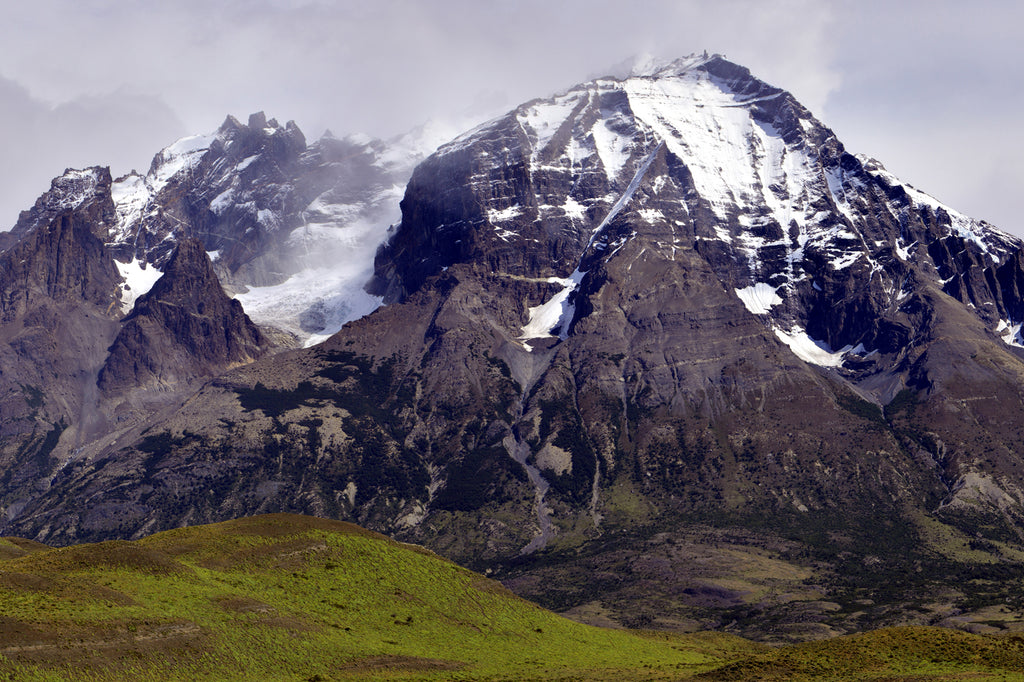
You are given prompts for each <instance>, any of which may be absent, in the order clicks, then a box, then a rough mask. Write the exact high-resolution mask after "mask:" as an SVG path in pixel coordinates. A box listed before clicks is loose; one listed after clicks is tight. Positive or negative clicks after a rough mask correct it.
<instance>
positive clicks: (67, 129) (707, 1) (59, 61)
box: [0, 0, 1024, 231]
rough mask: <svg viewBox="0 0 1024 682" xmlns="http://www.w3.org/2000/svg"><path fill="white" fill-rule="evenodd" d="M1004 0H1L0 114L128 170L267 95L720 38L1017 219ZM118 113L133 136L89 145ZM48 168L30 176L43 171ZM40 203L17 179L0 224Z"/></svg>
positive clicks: (269, 102)
mask: <svg viewBox="0 0 1024 682" xmlns="http://www.w3.org/2000/svg"><path fill="white" fill-rule="evenodd" d="M1009 4H1010V3H999V2H990V3H988V4H986V3H984V2H982V3H981V4H979V3H972V5H971V10H970V11H968V10H966V9H965V8H961V7H960V6H959V3H954V2H943V1H931V2H925V1H923V0H920V1H909V2H904V3H888V4H885V5H883V4H882V3H877V2H867V3H864V2H861V3H856V4H853V3H842V2H838V1H826V0H771V1H763V0H759V1H754V0H718V1H711V0H634V2H631V3H625V2H622V0H615V1H612V0H561V1H559V0H507V1H505V2H486V1H481V0H437V1H435V2H422V1H420V0H346V1H326V0H325V1H319V2H317V1H312V0H310V1H301V0H292V1H285V0H216V1H212V0H176V1H175V2H160V3H158V2H143V1H141V0H136V1H134V2H130V1H129V2H125V1H124V0H118V1H117V2H114V1H111V0H77V1H75V0H36V1H35V2H33V3H17V4H16V5H15V6H14V7H11V8H5V11H6V13H7V15H8V16H7V20H6V22H5V23H4V25H3V26H2V27H0V65H2V66H0V70H2V72H3V75H4V76H6V77H7V78H8V79H10V80H9V81H8V82H7V84H6V85H5V86H4V87H0V103H2V104H3V106H4V113H3V114H2V115H0V116H2V120H3V122H5V123H7V124H13V125H17V122H18V121H19V120H25V119H26V117H33V118H38V120H39V121H40V126H41V127H40V131H41V133H40V134H45V131H46V130H47V128H48V127H53V126H60V127H61V128H62V129H63V130H62V131H60V132H54V133H52V134H53V136H54V138H55V140H59V141H60V144H61V145H65V144H66V145H69V147H68V149H67V152H66V153H64V154H62V153H61V152H62V150H61V149H60V147H59V146H58V145H57V144H56V143H54V144H48V145H47V146H48V148H47V149H46V150H40V152H39V153H40V154H45V155H46V156H47V157H48V158H49V161H48V163H49V165H48V166H46V167H48V168H49V167H59V168H58V170H57V171H56V172H59V170H62V169H63V167H64V166H67V165H85V164H88V163H112V164H114V165H115V166H119V167H117V168H115V173H116V172H123V171H126V170H128V168H129V167H130V165H139V163H140V162H139V161H137V160H130V161H129V159H138V158H144V159H148V158H149V157H150V156H151V155H152V154H153V153H154V152H156V151H157V150H158V149H159V148H160V147H162V146H164V145H165V144H168V143H170V142H171V141H173V139H175V138H176V137H178V136H180V135H181V134H183V133H184V132H186V131H187V132H195V133H198V132H209V131H211V130H212V129H214V128H216V126H217V125H219V123H220V122H221V120H223V118H224V116H225V115H226V114H229V113H230V114H234V115H236V116H245V115H247V114H248V113H250V112H252V111H256V110H260V109H262V110H264V111H266V112H267V114H268V115H271V116H275V117H277V118H278V119H280V120H282V121H284V120H288V119H295V120H296V122H297V123H298V124H299V125H300V127H302V129H303V130H304V131H305V132H306V133H307V136H309V137H315V136H317V135H319V134H320V133H321V132H322V131H323V130H324V129H325V128H331V129H332V130H333V131H334V132H335V133H339V134H344V133H346V132H356V131H359V132H366V133H369V134H371V135H375V136H389V135H393V134H397V133H400V132H403V131H405V130H407V129H409V128H412V127H414V126H416V125H418V124H420V123H422V122H424V121H425V120H427V119H430V118H434V119H439V120H442V121H449V122H456V123H459V124H465V125H469V124H471V123H475V122H477V121H479V120H482V119H484V118H487V117H490V116H493V115H496V114H498V113H501V112H502V111H504V110H505V109H507V108H510V107H512V106H514V105H516V104H518V103H519V102H521V101H524V100H528V99H532V98H534V97H539V96H544V95H546V94H549V93H551V92H554V91H557V90H560V89H563V88H565V87H568V86H570V85H573V84H574V83H577V82H580V81H582V80H586V79H587V78H589V77H591V76H594V75H600V74H601V73H602V71H603V70H607V68H608V67H610V66H612V65H614V64H616V63H618V62H620V61H622V60H624V59H627V58H629V57H630V56H632V55H635V54H637V53H644V52H647V53H652V54H654V55H657V56H661V57H674V56H681V55H683V54H687V53H690V52H697V51H701V50H704V49H708V50H710V51H713V52H722V53H725V54H726V55H727V56H728V57H729V58H730V59H733V60H734V61H737V62H739V63H742V64H744V65H746V66H748V67H750V68H751V70H752V71H753V72H754V73H755V74H757V75H759V76H760V77H762V78H764V79H765V80H768V81H769V82H772V83H773V84H776V85H779V86H781V87H785V88H786V89H788V90H790V91H792V92H793V93H794V94H795V95H796V96H797V97H798V98H799V99H800V100H801V101H803V102H804V103H805V104H806V105H807V106H809V107H810V108H811V110H812V111H814V112H815V113H817V114H819V115H821V116H822V118H823V120H824V121H825V122H826V123H827V124H829V125H832V127H833V128H834V129H835V130H836V132H837V133H838V134H839V136H840V138H841V139H843V140H844V141H845V142H846V143H847V146H848V147H849V148H850V149H851V150H852V151H863V152H866V153H869V154H871V155H873V156H875V157H877V158H879V159H880V160H881V161H883V163H885V164H886V165H887V166H889V167H890V169H891V170H893V172H895V173H897V174H899V175H902V176H903V177H905V178H906V179H907V180H908V181H910V182H912V183H914V184H915V185H917V186H919V187H920V188H921V189H924V190H925V191H928V192H931V193H933V194H935V195H936V196H938V198H940V199H942V200H944V201H946V202H948V203H950V204H952V205H954V206H956V207H958V208H961V209H962V210H965V211H967V212H969V213H972V214H976V215H978V216H979V217H983V218H987V219H989V220H992V221H993V222H995V223H997V224H1001V225H1003V226H1005V227H1007V228H1009V229H1014V226H1013V225H1009V224H1007V223H1008V221H1010V220H1011V219H1015V214H1014V213H1010V212H1008V210H1009V206H1008V203H1004V202H1003V200H1002V197H1001V196H1000V194H999V192H998V188H999V187H1000V186H1002V187H1005V186H1007V185H1009V186H1013V185H1014V184H1015V182H1016V181H1013V182H1008V181H1007V180H1005V177H1006V176H1005V175H1003V174H1004V173H1006V172H1010V173H1012V174H1013V175H1012V177H1014V178H1016V180H1024V178H1022V177H1020V174H1021V172H1020V171H1017V170H1016V169H1015V167H1014V164H1013V163H1012V161H1011V159H1012V158H1014V156H1015V155H1016V153H1017V152H1019V151H1020V140H1019V138H1017V139H1016V140H1015V141H1013V140H1010V141H1007V135H1008V133H1006V132H1001V131H1002V129H1003V128H1005V127H1006V124H1007V123H1008V121H1009V120H1010V117H1011V116H1012V115H1013V114H1012V112H1013V110H1014V108H1015V104H1017V102H1016V99H1017V98H1018V97H1019V96H1018V95H1017V94H1016V93H1012V92H1009V91H1011V90H1013V84H1014V83H1017V82H1020V78H1019V76H1020V73H1019V69H1020V67H1019V64H1020V63H1021V61H1022V60H1021V59H1020V53H1019V48H1018V47H1017V44H1016V43H1017V42H1018V41H1017V40H1016V38H1015V36H1013V35H1012V31H1013V27H1015V26H1019V25H1020V24H1019V19H1020V18H1021V17H1019V16H1016V15H1017V14H1018V11H1017V10H1014V9H1012V8H1007V7H1005V5H1009ZM18 86H21V88H22V89H20V90H19V89H18ZM11 88H14V91H17V92H14V94H10V92H13V91H11ZM26 97H27V99H28V103H27V104H26V101H25V100H26ZM1000 98H1004V101H1003V102H999V101H998V100H999V99H1000ZM119 106H124V107H134V112H133V113H123V112H121V113H119V111H118V107H119ZM101 110H102V111H103V112H105V113H104V114H102V115H101V114H100V113H98V112H99V111H101ZM41 112H42V113H41ZM47 112H48V113H47ZM103 116H106V117H109V118H110V120H111V121H114V120H116V121H118V124H117V126H118V127H121V128H122V129H123V131H124V133H125V134H123V135H120V136H117V135H114V134H113V133H111V134H108V135H106V136H96V135H94V136H93V137H95V138H96V141H97V142H102V143H103V144H104V145H108V146H107V147H99V146H93V147H92V148H91V149H94V150H95V151H91V150H90V148H86V147H85V146H83V145H82V144H79V145H78V146H77V147H76V146H75V143H74V140H75V138H76V137H77V135H78V134H80V132H81V131H83V130H91V129H95V127H96V126H97V125H99V123H100V122H101V119H102V117H103ZM140 118H146V119H148V120H147V121H146V123H145V125H143V124H142V122H140V121H139V119H140ZM109 129H111V128H110V127H108V130H109ZM129 132H131V134H128V133H129ZM954 132H956V134H954ZM156 138H159V140H157V139H156ZM5 144H7V142H6V141H5ZM5 148H8V149H11V148H10V147H5ZM16 149H20V148H16ZM86 153H91V154H94V155H93V156H92V157H90V159H91V160H84V159H82V158H81V157H82V155H83V154H86ZM20 155H21V152H20V151H19V152H18V154H17V156H19V157H20ZM44 165H45V164H43V163H42V161H40V163H39V164H38V167H39V169H38V170H33V171H32V172H34V173H40V174H41V173H42V172H43V171H42V168H43V166H44ZM969 166H970V167H972V169H973V170H972V171H971V172H970V173H969V174H968V173H967V172H966V169H967V168H968V167H969ZM9 168H11V165H10V164H9ZM943 169H949V170H945V171H944V170H943ZM10 172H14V173H20V171H17V170H12V171H10ZM47 172H48V173H49V175H47V176H46V177H38V178H37V179H36V180H34V182H35V184H36V185H37V186H39V187H40V190H41V189H45V187H46V186H47V185H48V182H49V177H50V175H52V174H53V172H50V171H47ZM25 174H28V173H25ZM36 193H38V192H36ZM29 203H31V200H29ZM24 207H26V206H25V204H24V200H22V204H21V205H18V206H17V207H16V208H14V207H13V206H12V205H11V204H9V203H8V198H7V196H6V195H4V194H0V225H2V224H4V223H11V222H12V220H10V219H9V218H8V219H6V220H4V219H3V216H8V215H11V214H12V211H13V212H14V213H15V215H16V210H17V208H24ZM1022 228H1024V226H1022ZM1022 231H1024V229H1022Z"/></svg>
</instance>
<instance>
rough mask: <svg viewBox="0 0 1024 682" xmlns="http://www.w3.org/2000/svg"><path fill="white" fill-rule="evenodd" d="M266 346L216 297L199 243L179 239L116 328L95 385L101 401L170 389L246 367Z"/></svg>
mask: <svg viewBox="0 0 1024 682" xmlns="http://www.w3.org/2000/svg"><path fill="white" fill-rule="evenodd" d="M265 344H266V340H265V339H264V338H263V335H262V334H261V333H260V331H259V329H257V328H256V325H254V324H253V323H252V322H251V321H250V320H249V318H248V317H246V315H245V312H243V310H242V305H241V304H240V303H239V302H238V301H235V300H232V299H230V298H228V297H227V295H226V294H225V293H224V291H223V290H222V289H221V287H220V282H219V281H218V280H217V276H216V275H215V274H214V272H213V266H212V265H211V263H210V259H209V258H208V257H207V255H206V252H205V251H204V249H203V245H202V243H201V242H200V241H199V240H198V239H185V240H183V241H180V242H179V243H178V246H177V248H176V249H175V250H174V253H173V254H172V255H171V258H170V260H169V261H168V263H167V266H166V269H165V270H164V274H163V276H162V277H161V278H160V279H159V280H157V282H156V284H155V285H154V286H153V288H152V289H150V290H149V291H148V292H147V293H146V294H144V295H143V296H142V297H141V298H139V299H138V300H137V301H136V302H135V308H134V309H133V310H132V312H131V314H130V315H128V316H127V317H126V318H125V319H124V321H123V322H122V324H121V331H120V332H118V335H117V338H116V339H115V340H114V343H113V345H112V346H111V348H110V354H109V355H108V356H107V360H106V362H105V363H104V364H103V368H102V369H101V370H100V373H99V378H98V385H99V387H100V390H101V391H103V392H105V393H116V392H121V391H126V390H131V389H137V388H145V389H149V388H151V387H154V386H161V385H162V386H170V387H174V386H177V385H179V384H182V383H186V382H191V381H194V380H195V379H197V378H200V377H211V376H216V375H218V374H221V373H223V372H224V371H225V370H227V369H229V368H231V367H234V366H238V365H243V364H247V363H249V362H252V361H253V360H255V359H256V358H258V357H259V356H260V355H262V354H263V353H264V352H265V350H266V349H265V348H264V346H265Z"/></svg>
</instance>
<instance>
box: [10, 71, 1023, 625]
mask: <svg viewBox="0 0 1024 682" xmlns="http://www.w3.org/2000/svg"><path fill="white" fill-rule="evenodd" d="M425 145H426V143H422V144H420V143H418V142H417V141H416V140H415V139H414V137H407V138H404V139H402V140H394V141H391V142H381V141H374V140H365V139H359V138H351V137H350V138H344V139H336V138H334V137H333V136H325V137H324V138H321V139H320V140H319V141H317V142H315V143H313V144H307V142H306V140H305V138H304V136H303V135H302V133H301V132H300V131H299V130H298V129H297V128H296V127H295V126H294V124H288V125H286V126H284V127H282V126H281V125H280V124H278V123H277V122H276V121H273V120H267V119H266V117H265V116H263V115H262V114H255V115H253V116H251V117H250V118H249V120H248V122H247V123H246V124H245V125H242V124H241V123H240V122H238V121H237V120H235V119H233V118H230V117H229V118H228V120H227V121H225V123H224V124H223V125H222V126H221V128H219V129H218V131H217V132H216V133H215V134H214V135H212V136H205V137H195V138H187V139H185V140H182V141H179V142H177V143H175V144H174V145H172V146H170V147H168V148H167V149H165V150H163V151H162V152H160V153H159V154H158V155H157V156H156V157H155V159H154V161H153V164H152V166H151V168H150V170H149V171H148V173H147V174H146V175H140V174H130V175H128V176H126V177H123V178H118V179H112V178H111V176H110V173H109V171H108V170H106V169H104V168H90V169H85V170H68V171H67V172H66V173H65V174H64V175H63V176H61V177H60V178H57V179H55V180H54V181H53V185H52V187H51V189H50V191H49V192H47V193H46V194H44V195H43V196H42V197H40V199H39V200H38V201H37V202H36V205H35V206H34V207H33V208H32V209H30V210H28V211H26V212H24V213H23V214H22V215H21V217H20V219H19V220H18V223H17V225H15V227H14V228H13V229H12V230H11V231H10V232H9V233H4V234H3V235H2V237H3V241H2V242H0V248H2V249H3V251H2V252H0V335H2V336H3V338H4V341H5V342H6V343H5V344H4V345H3V348H2V350H0V353H2V354H3V356H2V357H0V367H2V368H3V372H2V374H0V396H2V398H0V434H2V441H0V461H2V462H3V475H2V476H0V507H2V510H3V512H4V517H3V518H4V521H3V531H4V533H6V534H17V535H20V536H23V537H29V538H34V539H36V540H39V541H44V542H47V543H55V544H68V543H73V542H80V541H95V540H105V539H111V538H138V537H142V536H144V535H147V534H150V533H152V532H155V531H159V530H165V529H170V528H174V527H178V526H183V525H195V524H199V523H205V522H212V521H221V520H225V519H229V518H235V517H240V516H247V515H252V514H255V513H261V512H276V511H290V512H302V513H307V514H312V515H316V516H323V517H329V518H334V519H342V520H349V521H355V522H358V523H360V524H361V525H364V526H367V527H369V528H372V529H374V530H377V531H380V532H384V533H387V534H389V535H392V536H395V537H398V538H400V539H402V540H405V541H411V542H416V543H420V544H424V545H426V546H427V547H429V548H431V549H433V550H434V551H436V552H438V553H440V554H442V555H444V556H447V557H449V558H452V559H454V560H455V561H457V562H459V563H461V564H463V565H465V566H468V567H470V568H472V569H475V570H479V571H482V572H487V573H488V574H489V575H490V576H491V577H494V578H498V579H500V580H502V582H504V583H505V584H506V585H507V586H508V587H510V588H511V589H512V590H513V591H515V592H517V593H519V594H521V595H523V596H527V597H529V598H531V599H535V600H537V601H539V602H540V603H541V604H543V605H545V606H548V607H550V608H554V609H556V610H559V611H563V612H567V613H570V614H571V615H573V616H574V617H576V618H578V619H580V620H585V621H589V622H596V623H606V624H607V623H615V624H622V625H628V626H644V627H662V628H677V629H688V628H694V627H728V628H732V629H734V630H736V631H737V632H741V633H743V634H746V635H751V636H756V637H759V638H764V639H776V640H785V639H804V638H813V637H823V636H829V635H832V634H836V633H840V632H850V631H856V630H859V629H863V628H864V627H868V626H873V625H881V624H908V623H929V624H946V625H955V626H960V627H969V628H973V629H975V630H984V629H985V628H998V627H1003V626H1002V625H1000V624H1001V623H1004V622H1008V621H1010V620H1012V619H1013V618H1017V617H1019V615H1020V610H1021V608H1022V605H1021V603H1020V598H1019V594H1020V575H1022V573H1021V570H1020V569H1021V568H1022V563H1024V535H1022V531H1024V526H1022V521H1024V515H1022V511H1024V510H1022V507H1021V504H1022V502H1024V472H1022V470H1021V457H1020V454H1019V448H1020V443H1021V427H1020V425H1021V424H1022V423H1024V419H1022V417H1024V398H1022V396H1024V393H1022V391H1021V386H1022V380H1024V354H1022V353H1024V339H1022V337H1021V334H1020V327H1021V324H1022V323H1024V297H1022V291H1024V269H1022V260H1021V259H1022V249H1024V244H1022V242H1021V241H1020V240H1019V239H1017V238H1015V237H1013V236H1010V235H1008V234H1006V233H1004V232H1001V231H999V230H998V229H996V228H995V227H993V226H991V225H988V224H986V223H984V222H983V221H977V220H974V219H971V218H969V217H967V216H965V215H962V214H960V213H958V212H957V211H955V210H954V209H952V208H950V207H947V206H945V205H943V204H941V203H940V202H939V201H937V200H935V199H934V198H932V197H930V196H929V195H927V194H925V193H924V192H921V191H919V190H917V189H915V188H914V187H912V186H910V185H908V184H906V183H904V182H901V181H900V180H898V179H897V178H895V177H894V176H893V175H891V174H890V173H888V172H887V171H886V170H885V169H884V167H883V166H882V165H881V164H880V163H879V162H877V161H875V160H873V159H869V158H867V157H864V156H857V155H854V154H851V153H849V152H847V151H846V149H845V148H844V146H843V145H842V143H841V142H840V141H839V140H838V139H837V138H836V136H835V135H834V134H833V133H832V131H830V130H829V129H828V128H827V127H825V126H824V125H823V124H822V123H821V122H819V121H818V120H817V119H816V118H815V117H814V116H813V115H812V114H811V113H810V112H809V111H808V110H807V109H805V108H804V107H803V106H802V105H801V104H800V103H799V102H797V101H796V100H795V98H793V96H792V95H790V94H789V93H787V92H786V91H784V90H780V89H778V88H776V87H773V86H771V85H768V84H766V83H764V82H763V81H761V80H759V79H757V78H755V77H754V76H752V75H751V74H750V72H749V71H748V70H747V69H745V68H743V67H742V66H739V65H737V64H734V63H731V62H729V61H727V60H726V59H724V58H722V57H720V56H718V55H713V56H692V57H688V58H684V59H681V60H678V61H675V62H672V63H669V64H663V65H658V66H651V67H648V68H646V69H644V70H638V71H634V73H632V74H631V75H629V76H626V77H621V78H620V77H607V78H601V79H597V80H594V81H591V82H588V83H584V84H581V85H578V86H575V87H573V88H570V89H568V90H566V91H564V92H562V93H560V94H558V95H555V96H554V97H550V98H547V99H540V100H534V101H531V102H527V103H525V104H523V105H521V106H520V107H518V108H516V109H514V110H512V111H510V112H508V113H507V114H506V115H504V116H502V117H499V118H497V119H495V120H493V121H490V122H487V123H485V124H483V125H481V126H479V127H477V128H475V129H473V130H471V131H468V132H466V133H464V134H463V135H461V136H459V137H457V138H455V139H454V140H452V141H450V142H447V143H445V144H443V145H441V146H440V147H439V148H437V150H436V151H435V152H434V153H432V154H430V155H429V156H426V157H425V158H423V154H422V149H423V147H424V146H425ZM399 197H401V201H400V203H399V202H398V199H399ZM378 245H380V246H379V248H377V247H378ZM375 249H376V250H375ZM374 254H375V255H374ZM371 259H372V263H371ZM364 284H365V285H366V286H365V289H364V288H363V285H364ZM318 342H319V343H318ZM314 344H315V345H314ZM1008 614H1009V615H1008Z"/></svg>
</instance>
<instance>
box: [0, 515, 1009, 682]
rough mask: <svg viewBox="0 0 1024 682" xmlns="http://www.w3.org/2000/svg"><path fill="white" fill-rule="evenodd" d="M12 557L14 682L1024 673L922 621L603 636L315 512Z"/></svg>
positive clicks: (1004, 654) (6, 662) (4, 629)
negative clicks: (753, 637)
mask: <svg viewBox="0 0 1024 682" xmlns="http://www.w3.org/2000/svg"><path fill="white" fill-rule="evenodd" d="M0 550H2V551H0V678H12V679H19V680H21V679H24V680H63V679H75V680H109V679H133V680H136V679H137V680H185V679H188V680H255V679H259V680H344V679H439V680H440V679H444V680H449V679H452V680H523V679H534V680H570V679H572V680H616V681H619V680H670V679H681V678H690V677H693V676H694V675H708V676H712V677H714V678H716V679H730V680H731V679H736V680H743V679H881V678H885V677H888V678H890V679H892V678H895V679H901V678H905V679H960V678H961V676H962V675H965V674H971V675H975V674H977V675H982V676H988V675H995V676H997V677H998V679H1024V674H1022V673H1021V671H1022V670H1024V639H1020V638H1016V639H1014V638H1002V639H1000V638H995V637H981V636H977V635H969V634H966V633H960V632H953V631H948V630H938V629H935V628H914V629H909V628H908V629H891V630H882V631H877V632H874V633H867V634H865V635H860V636H854V637H844V638H838V639H835V640H830V641H828V642H820V643H812V644H806V645H799V646H795V647H787V648H782V649H770V648H768V647H767V646H765V645H760V644H755V643H752V642H749V641H746V640H743V639H740V638H738V637H733V636H729V635H725V634H718V633H698V634H691V635H683V634H671V633H656V632H634V631H626V630H608V629H601V628H595V627H589V626H585V625H581V624H578V623H575V622H572V621H569V620H567V619H564V618H562V617H560V616H557V615H555V614H553V613H551V612H549V611H545V610H543V609H541V608H539V607H538V606H536V605H534V604H532V603H530V602H527V601H524V600H522V599H520V598H518V597H516V596H515V595H513V594H511V593H510V592H508V591H507V590H506V589H505V588H503V587H502V586H501V585H500V584H498V583H496V582H493V581H490V580H488V579H486V578H484V577H482V576H480V575H477V574H475V573H472V572H470V571H467V570H465V569H463V568H460V567H458V566H456V565H455V564H452V563H451V562H449V561H446V560H444V559H441V558H439V557H437V556H436V555H434V554H432V553H430V552H428V551H426V550H423V549H421V548H418V547H414V546H411V545H403V544H401V543H397V542H394V541H392V540H389V539H387V538H384V537H383V536H380V535H376V534H374V533H370V532H368V531H365V530H363V529H360V528H358V527H356V526H353V525H350V524H345V523H341V522H335V521H327V520H323V519H314V518H310V517H302V516H293V515H285V514H275V515H269V516H261V517H253V518H248V519H239V520H236V521H231V522H227V523H220V524H214V525H209V526H198V527H193V528H187V529H180V530H174V531H169V532H165V533H159V534H157V535H153V536H151V537H149V538H146V539H144V540H140V541H137V542H120V541H118V542H106V543H100V544H93V545H79V546H75V547H69V548H64V549H46V548H43V547H41V546H39V545H37V544H34V543H27V542H25V541H11V540H0Z"/></svg>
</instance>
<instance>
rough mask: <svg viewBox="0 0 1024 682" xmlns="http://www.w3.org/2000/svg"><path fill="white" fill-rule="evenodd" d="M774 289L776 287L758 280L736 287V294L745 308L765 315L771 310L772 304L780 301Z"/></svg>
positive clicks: (777, 303) (756, 313)
mask: <svg viewBox="0 0 1024 682" xmlns="http://www.w3.org/2000/svg"><path fill="white" fill-rule="evenodd" d="M776 291H777V289H776V287H773V286H772V285H770V284H765V283H764V282H758V283H757V284H752V285H750V286H749V287H744V288H743V289H736V295H737V296H739V297H740V300H741V301H743V305H745V306H746V307H747V310H749V311H750V312H752V313H754V314H755V315H766V314H768V313H769V312H771V309H772V306H775V305H779V304H780V303H782V299H781V298H779V295H778V293H776Z"/></svg>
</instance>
